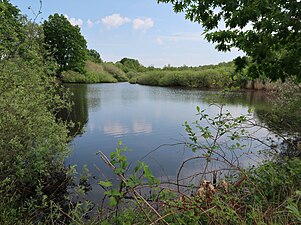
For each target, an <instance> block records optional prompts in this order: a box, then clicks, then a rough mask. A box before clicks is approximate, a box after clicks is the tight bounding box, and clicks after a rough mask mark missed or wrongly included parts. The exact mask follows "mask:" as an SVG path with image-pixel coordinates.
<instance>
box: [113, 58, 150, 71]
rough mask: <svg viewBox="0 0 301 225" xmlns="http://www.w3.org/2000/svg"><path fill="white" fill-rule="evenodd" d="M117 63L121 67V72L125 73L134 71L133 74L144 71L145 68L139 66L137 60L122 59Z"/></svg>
mask: <svg viewBox="0 0 301 225" xmlns="http://www.w3.org/2000/svg"><path fill="white" fill-rule="evenodd" d="M118 63H121V64H122V65H123V71H124V72H125V73H127V72H129V71H135V72H143V71H145V67H144V66H143V65H141V64H140V62H139V61H138V60H137V59H130V58H123V59H121V60H120V61H119V62H118Z"/></svg>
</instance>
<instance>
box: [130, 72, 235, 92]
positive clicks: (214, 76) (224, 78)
mask: <svg viewBox="0 0 301 225" xmlns="http://www.w3.org/2000/svg"><path fill="white" fill-rule="evenodd" d="M231 75H232V73H231V72H230V71H227V70H224V69H223V68H220V69H204V70H192V69H190V70H187V69H186V70H166V69H165V70H153V71H148V72H145V73H143V74H142V75H140V76H136V77H135V78H134V79H135V81H136V83H139V84H146V85H153V86H179V87H193V88H224V87H228V86H230V85H233V81H232V79H231ZM131 81H132V82H133V79H131Z"/></svg>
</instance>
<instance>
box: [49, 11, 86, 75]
mask: <svg viewBox="0 0 301 225" xmlns="http://www.w3.org/2000/svg"><path fill="white" fill-rule="evenodd" d="M43 28H44V35H45V44H46V49H48V51H49V52H50V53H51V54H52V55H53V57H54V58H55V60H56V62H57V64H58V65H59V69H58V73H59V74H61V73H62V71H67V70H74V71H76V72H80V73H84V68H85V61H86V51H87V46H86V45H87V42H86V40H85V38H84V37H83V36H82V35H81V33H80V28H79V27H78V26H72V25H71V23H70V22H69V21H68V19H67V18H66V17H65V16H64V15H59V14H57V13H56V14H54V15H51V16H49V18H48V21H45V22H44V24H43Z"/></svg>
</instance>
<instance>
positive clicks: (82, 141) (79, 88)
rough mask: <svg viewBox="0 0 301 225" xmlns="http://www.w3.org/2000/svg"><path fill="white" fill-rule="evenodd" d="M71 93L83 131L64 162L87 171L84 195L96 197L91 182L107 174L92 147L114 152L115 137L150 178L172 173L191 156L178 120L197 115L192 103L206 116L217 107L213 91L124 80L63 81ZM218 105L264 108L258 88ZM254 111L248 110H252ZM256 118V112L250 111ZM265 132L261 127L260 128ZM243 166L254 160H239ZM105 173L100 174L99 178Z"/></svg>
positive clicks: (236, 111)
mask: <svg viewBox="0 0 301 225" xmlns="http://www.w3.org/2000/svg"><path fill="white" fill-rule="evenodd" d="M68 87H69V88H70V89H71V91H72V92H73V93H74V96H73V101H74V103H75V105H74V109H73V111H72V112H71V114H70V115H69V117H70V119H72V120H73V121H74V122H80V123H81V124H82V126H83V127H84V132H83V133H82V134H80V135H77V136H76V137H75V138H74V140H73V141H72V142H71V143H70V148H71V150H72V153H71V155H70V157H69V158H68V159H67V160H66V165H73V164H75V165H77V168H78V171H79V172H80V171H81V168H82V167H83V166H84V165H87V167H88V168H89V170H90V173H91V174H92V177H93V179H91V181H90V182H91V184H92V187H93V190H92V191H90V193H89V198H91V199H96V198H98V197H99V192H100V191H101V190H100V189H101V188H100V187H98V185H97V181H99V180H105V179H106V178H108V179H109V178H111V177H112V176H113V173H112V171H111V170H110V169H109V168H108V167H107V166H106V165H105V164H104V163H103V162H102V160H101V159H100V156H99V155H97V152H98V151H100V150H101V151H103V152H104V153H105V154H106V155H108V156H109V154H110V153H111V152H112V151H114V150H115V149H116V147H117V143H118V141H122V143H123V146H127V147H128V151H127V152H126V156H127V157H128V160H129V161H130V162H133V164H135V163H136V162H137V161H138V160H142V161H144V162H146V163H147V164H148V165H149V167H150V168H151V170H152V171H153V173H154V175H155V176H156V177H165V178H166V177H169V178H172V177H175V175H176V173H177V170H178V169H179V166H180V163H181V162H182V161H183V160H185V159H187V158H188V157H191V156H192V155H194V153H193V152H192V151H191V150H190V149H189V148H187V147H186V146H185V145H183V142H184V140H185V139H187V134H186V131H185V127H184V126H183V124H184V122H185V121H187V122H188V123H192V122H193V121H195V120H197V119H198V116H196V113H197V111H196V107H197V106H199V107H200V108H201V109H206V113H207V114H208V115H209V116H213V117H214V116H216V114H218V113H219V109H218V108H217V107H216V106H212V105H210V101H209V100H208V98H210V97H212V96H214V95H215V94H217V93H218V91H208V90H195V89H180V88H164V87H151V86H142V85H133V84H129V83H117V84H88V85H87V84H73V85H68ZM218 99H219V100H218V101H219V102H221V103H222V104H224V105H225V106H224V110H225V111H227V110H228V111H229V112H231V114H233V116H239V115H241V114H247V113H248V110H249V109H250V108H256V109H260V110H263V111H264V110H266V109H268V108H269V105H268V103H267V102H266V98H265V94H264V93H263V92H235V93H232V94H231V95H227V96H226V97H219V98H218ZM253 114H254V113H253ZM255 117H256V115H255ZM261 132H263V133H261V134H260V135H265V134H266V133H267V131H265V130H264V131H261ZM241 164H242V165H243V166H249V165H252V164H254V161H253V160H243V161H242V162H241ZM198 166H199V162H195V163H192V164H191V165H190V166H188V167H187V168H185V171H183V173H187V174H189V173H191V171H195V170H197V169H198ZM105 177H106V178H105Z"/></svg>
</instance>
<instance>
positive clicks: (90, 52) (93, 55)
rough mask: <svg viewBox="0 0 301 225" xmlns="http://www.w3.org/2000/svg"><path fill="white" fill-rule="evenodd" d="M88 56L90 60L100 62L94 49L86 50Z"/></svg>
mask: <svg viewBox="0 0 301 225" xmlns="http://www.w3.org/2000/svg"><path fill="white" fill-rule="evenodd" d="M88 58H89V60H91V61H92V62H95V63H102V60H101V58H100V54H99V53H98V52H97V51H96V50H94V49H89V50H88Z"/></svg>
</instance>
